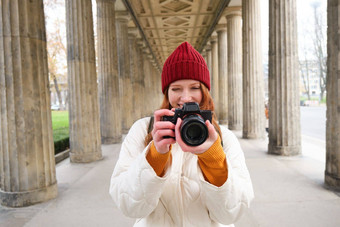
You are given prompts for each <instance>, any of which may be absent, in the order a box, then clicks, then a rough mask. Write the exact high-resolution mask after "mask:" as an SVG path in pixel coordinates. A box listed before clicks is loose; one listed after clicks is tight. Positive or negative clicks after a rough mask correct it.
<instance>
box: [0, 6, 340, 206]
mask: <svg viewBox="0 0 340 227" xmlns="http://www.w3.org/2000/svg"><path fill="white" fill-rule="evenodd" d="M328 2H329V4H328V12H329V14H328V18H329V19H328V28H329V29H328V37H329V42H328V49H329V50H330V53H329V56H328V84H327V108H328V110H327V161H326V162H327V163H326V172H325V180H326V184H327V185H330V186H331V187H334V188H337V189H339V188H340V180H339V179H340V171H339V170H340V162H339V161H338V160H340V158H339V156H340V150H339V147H340V146H339V144H338V143H339V141H340V140H339V134H340V132H339V130H340V126H339V109H340V107H339V102H338V101H337V100H339V93H338V87H339V76H338V70H337V68H338V62H339V59H338V58H339V57H338V56H339V48H338V46H339V42H340V36H339V34H338V33H337V31H338V30H339V24H338V21H339V20H338V18H340V15H338V12H339V8H340V5H339V2H338V1H336V0H329V1H328ZM295 4H296V3H295V1H289V3H288V2H283V1H279V0H276V1H271V2H270V13H271V17H270V18H271V22H270V25H269V28H270V37H271V39H270V52H269V56H270V66H269V81H270V82H269V87H270V100H269V106H270V109H269V111H270V119H269V125H270V129H269V146H268V152H269V153H273V154H279V155H296V154H300V153H301V138H300V137H299V135H300V127H299V124H298V122H299V103H298V95H297V91H298V88H297V87H296V84H297V79H298V73H297V71H296V70H297V65H296V64H297V45H296V16H295V15H296V7H295ZM0 7H1V11H2V12H3V16H2V18H3V19H2V21H1V22H0V23H1V26H2V31H3V32H2V34H1V35H0V38H1V41H2V42H0V51H1V55H0V56H1V57H0V63H1V64H0V72H1V74H0V88H1V89H0V94H1V96H0V98H1V99H0V101H1V102H0V104H1V105H0V107H1V111H0V112H1V118H0V126H1V130H0V138H1V140H0V203H1V204H2V205H5V206H10V207H17V206H19V207H20V206H26V205H31V204H34V203H38V202H42V201H46V200H48V199H51V198H54V197H56V196H57V186H56V177H55V163H54V149H53V138H52V127H51V115H50V107H49V106H50V94H49V82H48V72H47V54H46V34H45V24H44V10H43V1H42V0H35V1H24V3H23V4H18V3H17V2H16V3H10V0H4V1H2V4H1V6H0ZM15 15H20V16H19V17H16V18H18V19H17V20H12V18H13V17H14V16H15ZM22 15H25V16H22ZM259 15H260V9H259V0H243V1H242V8H240V7H231V8H227V9H226V12H225V14H224V15H223V17H225V19H226V21H227V23H226V24H224V25H220V26H217V27H216V32H214V33H213V35H212V37H211V39H210V40H209V42H208V43H207V44H206V46H205V49H204V57H205V58H206V60H207V64H208V67H209V69H210V72H211V80H212V81H211V84H212V96H213V98H214V100H215V103H216V104H218V105H216V113H217V116H218V117H219V119H220V123H222V124H228V127H229V128H230V129H233V130H240V129H242V131H243V137H244V138H248V139H257V138H263V137H264V135H265V133H264V130H265V127H264V116H265V115H264V89H263V73H262V60H261V45H260V41H261V35H260V33H261V30H260V27H259V24H260V22H259ZM285 15H293V16H291V17H286V16H285ZM27 18H29V21H26V19H27ZM130 20H131V18H130V16H129V13H128V12H121V11H115V1H114V0H113V1H107V0H97V29H98V30H97V34H98V43H97V58H98V60H97V62H98V67H97V66H96V53H95V43H94V36H93V33H94V31H93V21H92V5H91V0H81V1H72V0H66V24H67V50H68V54H67V63H68V85H69V102H70V107H69V115H70V145H71V147H70V158H71V161H72V162H81V163H84V162H92V161H96V160H99V159H101V158H102V153H101V144H110V143H116V142H120V141H121V138H122V134H123V133H126V132H127V130H128V129H129V128H130V127H131V125H132V124H133V122H134V121H135V120H137V119H138V118H140V117H144V116H150V115H151V114H152V112H153V111H154V110H155V109H157V108H158V107H159V106H160V104H161V101H162V94H161V91H160V88H161V85H160V83H161V81H160V74H161V70H160V68H159V66H158V65H157V62H156V59H154V58H153V55H152V53H151V52H150V50H149V48H148V45H147V43H145V41H144V40H143V38H142V37H141V35H140V34H139V32H138V31H136V28H129V27H128V22H129V21H130ZM31 24H34V25H35V26H30V25H31ZM288 29H289V32H288ZM96 67H97V68H96ZM96 69H97V70H96ZM278 69H279V70H278ZM97 72H98V74H97Z"/></svg>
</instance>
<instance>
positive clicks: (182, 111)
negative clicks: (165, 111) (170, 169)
mask: <svg viewBox="0 0 340 227" xmlns="http://www.w3.org/2000/svg"><path fill="white" fill-rule="evenodd" d="M178 118H181V119H182V120H183V122H182V125H181V128H180V131H181V137H182V140H183V141H184V142H185V143H186V144H187V145H189V146H198V145H201V144H202V143H204V141H205V140H206V139H207V138H208V136H209V133H208V128H207V126H206V125H205V121H206V120H209V121H210V122H211V120H212V114H211V111H210V110H200V107H199V105H198V104H197V103H196V102H187V103H184V104H183V107H182V108H177V109H176V110H175V115H174V116H163V118H162V120H163V121H170V122H172V123H173V124H176V123H177V119H178Z"/></svg>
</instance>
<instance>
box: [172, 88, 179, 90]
mask: <svg viewBox="0 0 340 227" xmlns="http://www.w3.org/2000/svg"><path fill="white" fill-rule="evenodd" d="M171 90H172V91H179V88H171Z"/></svg>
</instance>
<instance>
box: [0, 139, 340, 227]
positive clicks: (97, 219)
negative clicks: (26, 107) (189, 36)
mask: <svg viewBox="0 0 340 227" xmlns="http://www.w3.org/2000/svg"><path fill="white" fill-rule="evenodd" d="M235 134H236V135H237V136H238V137H239V138H240V137H241V133H240V132H235ZM240 142H241V145H242V147H243V149H244V153H245V156H246V161H247V165H248V169H249V171H250V175H251V178H252V181H253V186H254V191H255V199H254V201H253V202H252V204H251V209H250V210H249V211H248V212H247V213H246V214H245V215H243V216H242V218H241V219H240V220H239V221H238V222H237V223H236V224H235V226H236V227H252V226H261V227H262V226H263V227H264V226H268V227H281V226H282V227H287V226H289V227H294V226H308V227H314V226H315V227H320V226H327V227H332V226H334V227H335V226H340V194H337V193H335V192H332V191H329V190H327V189H325V188H324V185H323V179H324V170H325V161H324V153H325V143H324V141H318V140H315V139H313V138H309V137H304V136H303V137H302V147H303V155H302V156H299V157H281V156H274V155H268V154H267V152H266V150H267V143H268V141H267V140H244V139H241V138H240ZM119 148H120V144H116V145H103V146H102V150H103V156H104V158H103V160H101V161H97V162H94V163H90V164H74V163H70V162H69V159H66V160H64V161H62V162H61V163H59V164H58V165H57V168H56V170H57V180H58V188H59V195H58V197H57V198H56V199H53V200H51V201H48V202H45V203H42V204H38V205H34V206H30V207H25V208H16V209H13V208H5V207H1V206H0V226H1V227H2V226H11V227H19V226H25V227H40V226H41V227H45V226H51V227H54V226H56V227H59V226H61V227H68V226H82V227H87V226H88V227H93V226H100V227H105V226H119V227H121V226H123V227H125V226H127V227H129V226H132V225H133V223H134V220H132V219H129V218H126V217H124V216H123V215H122V214H121V213H120V211H119V210H117V208H116V207H115V206H114V204H113V202H112V200H111V198H110V196H109V194H108V189H109V181H110V176H111V173H112V170H113V168H114V165H115V162H116V160H117V158H118V155H119ZM320 154H321V155H320Z"/></svg>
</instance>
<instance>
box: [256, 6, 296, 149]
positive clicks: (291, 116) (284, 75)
mask: <svg viewBox="0 0 340 227" xmlns="http://www.w3.org/2000/svg"><path fill="white" fill-rule="evenodd" d="M269 14H270V16H269V18H270V21H269V97H270V98H269V145H268V153H270V154H279V155H297V154H300V153H301V131H300V106H299V105H300V104H299V70H298V67H299V65H298V49H297V21H296V1H295V0H291V1H289V2H288V1H279V0H273V1H270V2H269ZM287 15H290V16H289V17H287ZM262 106H264V104H263V105H262ZM262 109H264V108H262Z"/></svg>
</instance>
